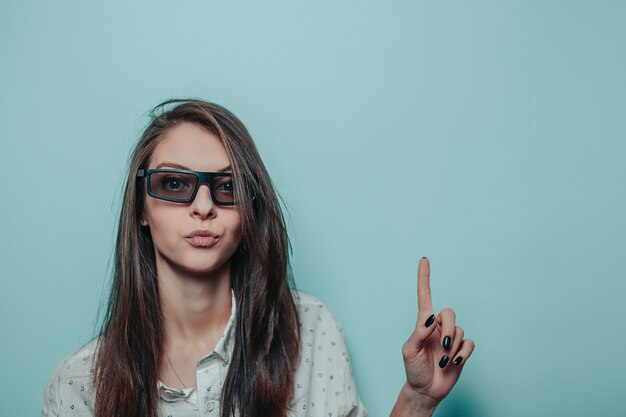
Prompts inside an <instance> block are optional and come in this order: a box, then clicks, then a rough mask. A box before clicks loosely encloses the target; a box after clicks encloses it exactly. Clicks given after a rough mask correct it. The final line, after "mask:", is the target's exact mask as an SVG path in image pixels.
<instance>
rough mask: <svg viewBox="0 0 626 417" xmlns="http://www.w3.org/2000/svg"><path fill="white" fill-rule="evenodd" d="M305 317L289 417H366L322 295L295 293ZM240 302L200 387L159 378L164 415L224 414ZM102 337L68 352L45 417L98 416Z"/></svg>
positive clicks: (204, 363) (203, 364)
mask: <svg viewBox="0 0 626 417" xmlns="http://www.w3.org/2000/svg"><path fill="white" fill-rule="evenodd" d="M294 300H295V303H296V307H297V309H298V313H299V315H300V321H301V338H300V358H299V360H298V365H297V368H296V374H295V386H294V390H293V398H292V401H291V407H290V409H289V411H288V413H287V415H288V416H289V417H315V416H319V417H322V416H323V417H329V416H332V417H344V416H345V417H348V416H349V417H366V416H367V411H366V410H365V407H364V406H363V404H362V402H361V400H360V398H359V395H358V393H357V390H356V385H355V381H354V375H353V374H352V367H351V366H350V359H349V357H348V350H347V348H346V343H345V340H344V335H343V329H342V327H341V325H340V323H339V322H338V321H337V319H336V318H335V317H334V316H333V315H332V313H331V312H330V311H329V310H328V308H326V306H325V305H324V304H323V303H322V302H321V301H320V300H318V299H317V298H315V297H313V296H311V295H309V294H306V293H303V292H294ZM236 310H237V309H236V305H235V299H234V296H233V300H232V304H231V312H230V318H229V319H228V323H227V324H226V328H225V329H224V333H223V334H222V337H221V338H220V340H219V342H218V343H217V345H216V346H215V349H213V351H212V352H211V353H209V354H208V355H206V356H204V357H203V358H201V359H200V360H199V361H198V362H197V364H196V387H194V388H188V389H184V390H181V389H178V388H171V387H168V386H166V385H165V384H163V383H162V382H159V394H160V399H159V405H160V415H161V416H163V417H192V416H193V417H200V416H207V417H219V415H220V409H221V408H220V406H221V404H220V396H221V393H222V387H223V385H224V380H225V379H226V373H227V372H228V364H229V361H230V356H231V354H232V351H233V335H234V333H233V326H234V323H235V315H236ZM96 343H97V339H94V340H92V341H90V342H89V343H87V344H86V345H85V346H83V347H81V348H80V349H78V350H76V351H74V352H73V353H71V354H70V355H68V356H67V357H66V358H65V359H64V360H63V361H62V362H61V364H60V365H59V366H58V367H57V369H56V370H55V371H54V373H53V374H52V376H51V377H50V380H49V381H48V384H47V386H46V388H45V391H44V402H43V410H42V412H41V415H42V417H57V416H62V417H64V416H78V417H92V416H93V415H94V410H93V407H94V391H93V386H92V378H93V372H94V363H93V359H94V351H95V348H96Z"/></svg>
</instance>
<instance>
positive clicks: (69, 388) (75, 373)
mask: <svg viewBox="0 0 626 417" xmlns="http://www.w3.org/2000/svg"><path fill="white" fill-rule="evenodd" d="M97 342H98V339H97V338H96V339H93V340H91V341H89V342H88V343H86V344H85V345H83V346H81V347H80V348H78V349H76V350H74V351H73V352H71V353H70V354H68V355H67V356H65V358H63V360H62V361H61V363H60V364H59V365H58V366H57V367H56V369H55V370H54V371H53V372H52V374H51V375H50V378H49V379H48V383H47V385H46V388H45V390H44V402H43V411H42V416H56V415H63V414H65V412H71V413H72V414H74V415H78V416H89V415H92V414H91V411H92V410H93V384H92V379H93V373H94V366H95V363H94V360H95V352H96V347H97Z"/></svg>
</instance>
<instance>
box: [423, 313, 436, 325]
mask: <svg viewBox="0 0 626 417" xmlns="http://www.w3.org/2000/svg"><path fill="white" fill-rule="evenodd" d="M434 322H435V315H434V314H431V315H430V317H429V318H428V319H427V320H426V323H424V326H426V327H430V325H431V324H433V323H434Z"/></svg>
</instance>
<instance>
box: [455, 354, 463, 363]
mask: <svg viewBox="0 0 626 417" xmlns="http://www.w3.org/2000/svg"><path fill="white" fill-rule="evenodd" d="M461 362H463V358H462V357H461V356H459V357H458V358H456V359H455V360H454V364H455V365H459V364H460V363H461Z"/></svg>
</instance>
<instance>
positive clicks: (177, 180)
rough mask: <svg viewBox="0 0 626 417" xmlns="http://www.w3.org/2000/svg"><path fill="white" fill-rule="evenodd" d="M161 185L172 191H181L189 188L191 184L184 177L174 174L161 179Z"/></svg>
mask: <svg viewBox="0 0 626 417" xmlns="http://www.w3.org/2000/svg"><path fill="white" fill-rule="evenodd" d="M161 185H162V186H163V188H165V189H166V190H170V191H179V190H185V189H187V188H189V184H187V182H186V181H185V179H184V178H182V177H178V176H173V175H170V176H167V177H164V178H163V179H162V180H161Z"/></svg>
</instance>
